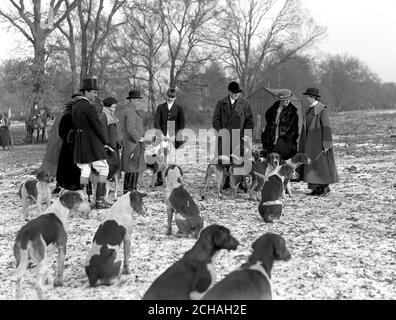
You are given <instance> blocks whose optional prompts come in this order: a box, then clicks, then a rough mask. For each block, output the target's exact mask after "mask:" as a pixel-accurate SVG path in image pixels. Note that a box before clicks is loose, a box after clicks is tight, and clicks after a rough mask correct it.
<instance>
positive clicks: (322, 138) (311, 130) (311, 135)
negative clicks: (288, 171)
mask: <svg viewBox="0 0 396 320" xmlns="http://www.w3.org/2000/svg"><path fill="white" fill-rule="evenodd" d="M310 112H311V114H310ZM324 149H329V151H328V152H327V153H324V152H323V154H321V152H322V151H323V150H324ZM300 151H301V152H303V153H306V154H307V155H308V157H309V158H310V159H311V160H312V161H313V163H312V164H309V165H304V168H303V173H304V175H303V177H304V178H303V180H304V181H305V182H308V183H311V184H323V185H326V184H332V183H337V182H338V173H337V168H336V165H335V160H334V151H333V137H332V130H331V125H330V117H329V111H328V110H327V107H326V106H325V105H323V104H322V103H320V102H319V103H318V104H317V105H316V106H314V107H313V114H312V110H310V109H308V111H307V114H306V115H305V118H304V127H303V130H302V132H301V142H300ZM320 154H321V155H320ZM319 155H320V157H319V158H317V157H318V156H319Z"/></svg>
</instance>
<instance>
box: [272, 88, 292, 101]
mask: <svg viewBox="0 0 396 320" xmlns="http://www.w3.org/2000/svg"><path fill="white" fill-rule="evenodd" d="M292 97H293V93H292V92H291V91H290V90H289V89H282V90H280V91H279V92H278V94H277V95H276V98H277V99H278V100H281V101H284V100H290V99H291V98H292Z"/></svg>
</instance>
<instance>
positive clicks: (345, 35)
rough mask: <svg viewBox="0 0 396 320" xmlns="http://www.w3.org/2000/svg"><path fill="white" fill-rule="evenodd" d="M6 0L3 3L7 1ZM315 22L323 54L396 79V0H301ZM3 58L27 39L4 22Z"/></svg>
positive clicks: (388, 79) (1, 35) (384, 78)
mask: <svg viewBox="0 0 396 320" xmlns="http://www.w3.org/2000/svg"><path fill="white" fill-rule="evenodd" d="M3 1H4V0H3ZM3 1H2V2H3ZM301 2H302V4H303V6H304V7H306V8H307V9H308V10H309V11H310V12H311V15H312V17H313V18H314V19H315V21H316V22H317V23H318V24H320V25H323V26H326V27H327V32H328V37H327V39H326V40H324V41H323V42H321V43H320V44H319V45H318V49H319V50H320V51H321V52H322V54H326V53H331V54H336V53H341V54H342V53H348V54H350V55H351V56H355V57H358V58H359V59H360V60H361V61H363V62H364V63H366V64H367V65H368V66H369V67H370V69H371V70H372V71H373V72H375V73H377V74H378V75H379V76H380V78H381V80H382V81H384V82H396V0H376V1H372V0H301ZM0 39H1V46H0V59H6V58H9V57H12V56H15V55H16V53H17V51H18V50H16V48H19V50H21V48H23V47H24V46H25V44H24V43H25V42H24V39H23V38H21V37H19V36H15V33H11V32H7V29H6V28H5V26H4V24H0Z"/></svg>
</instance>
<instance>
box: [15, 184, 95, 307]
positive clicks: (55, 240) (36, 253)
mask: <svg viewBox="0 0 396 320" xmlns="http://www.w3.org/2000/svg"><path fill="white" fill-rule="evenodd" d="M90 210H91V206H90V204H89V202H88V197H87V195H86V194H85V192H83V191H65V192H63V193H62V194H61V195H60V197H59V198H58V199H57V200H56V201H55V202H54V203H53V204H52V205H51V206H50V207H49V208H47V210H46V211H45V212H44V213H43V214H42V215H41V216H39V217H38V218H36V219H33V220H31V221H29V222H28V223H27V224H26V225H25V226H23V227H22V229H21V230H19V232H18V234H17V236H16V239H15V244H14V256H15V259H16V265H17V269H16V271H15V277H16V299H20V298H21V297H22V290H21V282H22V279H23V276H24V274H25V272H26V269H27V267H28V259H29V257H30V258H32V259H33V260H34V261H35V262H36V264H37V265H38V269H39V270H38V275H37V278H36V284H35V289H36V291H37V294H38V297H39V299H44V298H45V295H44V287H43V286H44V282H45V281H46V280H47V279H48V275H49V271H50V268H49V266H48V259H47V251H49V250H50V249H51V248H54V247H55V248H57V249H58V259H57V260H58V267H57V274H56V278H55V281H54V286H61V285H62V284H63V266H64V261H65V254H66V242H67V232H66V229H65V225H66V221H67V219H68V217H69V214H71V213H73V212H78V213H83V214H87V213H89V212H90Z"/></svg>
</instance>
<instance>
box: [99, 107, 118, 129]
mask: <svg viewBox="0 0 396 320" xmlns="http://www.w3.org/2000/svg"><path fill="white" fill-rule="evenodd" d="M102 111H103V113H104V114H105V116H106V120H107V125H111V124H115V123H117V122H119V120H118V119H117V118H116V116H115V115H114V111H111V110H110V109H108V108H106V107H104V108H103V110H102Z"/></svg>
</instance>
